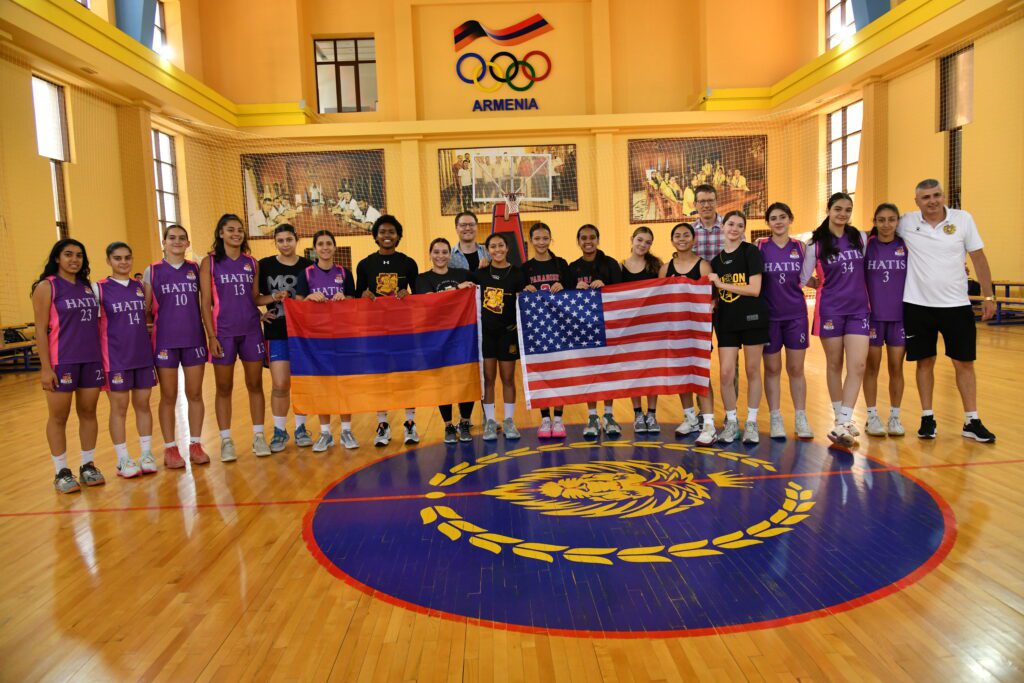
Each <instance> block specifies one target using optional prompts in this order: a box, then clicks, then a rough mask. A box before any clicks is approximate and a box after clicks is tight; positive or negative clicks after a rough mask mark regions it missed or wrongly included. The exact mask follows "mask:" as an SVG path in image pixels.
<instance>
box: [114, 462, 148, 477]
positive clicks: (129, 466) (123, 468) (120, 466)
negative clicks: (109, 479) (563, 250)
mask: <svg viewBox="0 0 1024 683" xmlns="http://www.w3.org/2000/svg"><path fill="white" fill-rule="evenodd" d="M140 474H142V468H141V467H139V463H137V462H135V461H134V460H132V459H131V458H128V459H127V460H125V461H124V462H119V463H117V476H119V477H121V478H123V479H134V478H135V477H137V476H139V475H140Z"/></svg>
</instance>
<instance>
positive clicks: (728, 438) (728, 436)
mask: <svg viewBox="0 0 1024 683" xmlns="http://www.w3.org/2000/svg"><path fill="white" fill-rule="evenodd" d="M739 435H740V424H739V422H737V421H736V420H726V421H725V426H724V427H722V431H720V432H718V440H719V441H721V442H722V443H732V442H733V441H735V440H736V439H737V438H738V437H739Z"/></svg>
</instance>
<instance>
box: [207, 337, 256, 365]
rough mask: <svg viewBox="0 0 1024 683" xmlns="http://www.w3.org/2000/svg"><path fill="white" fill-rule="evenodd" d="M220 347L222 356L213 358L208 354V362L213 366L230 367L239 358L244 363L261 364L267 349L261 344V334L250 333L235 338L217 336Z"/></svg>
mask: <svg viewBox="0 0 1024 683" xmlns="http://www.w3.org/2000/svg"><path fill="white" fill-rule="evenodd" d="M217 341H219V342H220V347H221V348H222V349H224V355H223V356H221V357H220V358H214V356H213V354H212V353H211V354H210V362H211V363H213V364H214V365H231V364H233V363H234V362H235V360H236V359H238V358H241V359H242V361H244V362H246V363H255V362H259V363H262V362H263V361H264V356H265V355H266V353H267V347H266V345H265V344H264V343H263V333H262V332H250V333H249V334H243V335H239V336H237V337H222V336H220V335H217Z"/></svg>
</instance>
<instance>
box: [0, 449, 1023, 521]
mask: <svg viewBox="0 0 1024 683" xmlns="http://www.w3.org/2000/svg"><path fill="white" fill-rule="evenodd" d="M385 459H386V458H385ZM1021 463H1024V458H1015V459H1013V460H979V461H977V462H944V463H936V464H934V465H907V466H905V467H900V466H896V465H893V466H888V467H856V468H852V469H845V470H827V471H821V472H788V473H785V472H779V473H775V474H757V475H751V476H742V479H743V480H747V481H753V480H761V479H799V478H803V477H827V476H835V475H838V474H857V473H860V472H902V471H908V470H931V469H947V468H951V467H982V466H987V465H1019V464H1021ZM694 482H696V483H699V484H707V483H712V480H711V479H710V478H704V479H695V480H694ZM659 483H665V484H667V483H671V482H668V481H666V482H659ZM479 495H483V491H453V492H445V494H444V498H457V497H461V496H479ZM421 498H422V499H424V500H443V499H442V498H438V499H430V498H427V496H426V494H423V493H407V494H402V495H394V496H361V497H352V498H308V499H299V500H253V501H246V502H241V503H194V504H184V503H182V504H178V505H140V506H128V507H110V508H72V509H68V510H42V511H38V512H0V518H6V517H56V516H60V515H76V514H85V513H91V512H154V511H161V510H208V509H231V508H261V507H277V506H287V505H312V504H318V505H319V504H320V503H368V502H376V501H381V500H413V499H421Z"/></svg>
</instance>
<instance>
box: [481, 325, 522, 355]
mask: <svg viewBox="0 0 1024 683" xmlns="http://www.w3.org/2000/svg"><path fill="white" fill-rule="evenodd" d="M483 338H484V339H483V352H484V358H497V359H498V360H519V333H518V332H517V331H516V330H502V331H500V332H493V331H490V330H484V334H483Z"/></svg>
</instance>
